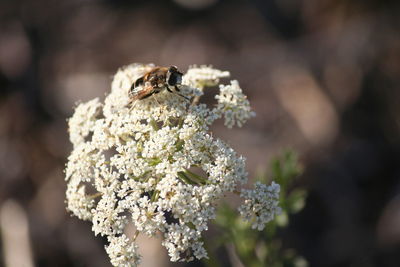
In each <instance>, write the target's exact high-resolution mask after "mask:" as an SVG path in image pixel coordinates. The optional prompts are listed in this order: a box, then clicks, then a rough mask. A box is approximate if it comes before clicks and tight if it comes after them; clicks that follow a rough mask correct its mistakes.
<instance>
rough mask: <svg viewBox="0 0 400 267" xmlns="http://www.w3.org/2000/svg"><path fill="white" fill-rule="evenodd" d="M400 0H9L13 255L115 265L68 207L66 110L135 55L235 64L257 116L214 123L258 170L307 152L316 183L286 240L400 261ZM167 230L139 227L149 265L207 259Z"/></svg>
mask: <svg viewBox="0 0 400 267" xmlns="http://www.w3.org/2000/svg"><path fill="white" fill-rule="evenodd" d="M398 3H399V2H398V1H395V0H394V1H380V0H358V1H357V0H353V1H350V0H299V1H293V0H249V1H244V0H243V1H240V0H230V1H228V0H174V1H173V0H160V1H133V0H132V1H128V0H119V1H117V0H115V1H112V0H108V1H107V0H69V1H56V0H15V1H9V0H8V1H7V0H2V1H0V226H1V228H0V229H1V231H0V239H1V243H0V244H1V245H0V247H1V254H0V266H7V267H24V266H26V267H29V266H99V267H102V266H110V265H109V262H108V258H107V255H106V253H105V251H104V248H103V246H104V240H102V239H101V238H100V237H94V235H93V233H92V232H91V226H90V223H87V222H83V221H80V220H78V219H77V218H73V217H70V215H69V214H67V213H66V210H65V204H64V197H65V193H64V190H65V182H64V177H63V168H64V165H65V163H66V158H67V156H68V155H69V153H70V151H71V149H72V146H71V144H70V143H69V140H68V133H67V124H66V119H67V118H68V117H69V116H71V115H72V112H73V107H74V105H75V103H76V102H77V101H87V100H89V99H92V98H94V97H98V96H100V97H101V98H104V95H105V93H106V92H108V91H109V89H110V82H111V79H112V75H113V74H114V73H115V72H116V70H117V69H118V68H119V67H121V66H123V65H127V64H130V63H133V62H142V63H150V62H152V63H155V64H157V65H177V66H178V67H179V68H180V69H181V70H183V71H185V70H186V69H187V68H188V66H189V65H192V64H198V65H200V64H212V65H213V66H214V67H217V68H220V69H223V70H229V71H230V72H231V74H232V77H233V78H234V79H238V80H239V82H240V84H241V86H242V88H244V91H245V93H246V94H247V95H248V97H249V99H250V102H251V104H252V107H253V108H254V110H255V111H256V113H257V117H256V118H254V119H252V120H251V121H250V122H249V123H248V124H247V125H245V127H243V128H235V129H232V130H229V131H228V130H226V129H225V128H224V127H223V126H222V124H217V125H216V126H215V127H214V128H213V131H214V133H215V135H217V136H219V137H221V138H223V139H225V140H226V141H227V142H228V143H230V144H231V145H232V146H233V147H234V148H235V149H236V150H237V151H239V152H240V153H241V154H243V155H244V156H245V157H247V159H248V161H247V168H248V170H249V172H250V174H251V175H254V174H255V173H256V172H257V170H259V169H263V168H265V167H266V166H267V162H268V160H269V159H270V158H271V157H272V156H274V155H275V154H276V153H278V152H279V151H281V150H282V149H283V148H288V147H290V148H293V149H295V150H296V151H297V152H298V153H299V154H300V156H301V162H302V164H303V166H304V167H305V172H304V174H303V175H302V177H301V179H300V180H299V184H301V185H303V186H305V187H306V188H307V189H308V190H309V196H308V199H307V205H306V207H305V208H304V210H303V211H302V212H300V213H299V214H297V215H295V216H294V218H293V219H292V220H291V225H290V227H289V228H288V229H286V230H285V231H283V232H282V233H281V234H282V238H283V245H284V247H287V248H294V249H296V250H297V252H298V253H299V254H300V255H302V256H303V257H304V258H305V259H306V260H307V261H308V262H309V264H310V266H330V267H334V266H335V267H336V266H337V267H339V266H366V267H369V266H400V179H399V178H400V146H399V144H400V88H399V86H400V19H399V17H400V8H399V4H398ZM211 95H212V93H211V94H210V96H207V95H206V96H205V98H204V101H206V102H208V103H212V102H213V99H212V96H211ZM158 243H159V240H156V241H155V242H154V241H151V240H142V241H141V244H140V246H141V249H142V253H143V255H144V261H145V262H144V264H143V266H202V264H201V263H200V262H195V263H191V264H190V265H189V264H187V265H185V264H176V265H169V263H168V260H167V256H166V255H165V252H164V250H163V249H160V247H159V245H157V244H158ZM226 266H240V265H238V263H237V262H236V263H235V261H232V262H227V264H226Z"/></svg>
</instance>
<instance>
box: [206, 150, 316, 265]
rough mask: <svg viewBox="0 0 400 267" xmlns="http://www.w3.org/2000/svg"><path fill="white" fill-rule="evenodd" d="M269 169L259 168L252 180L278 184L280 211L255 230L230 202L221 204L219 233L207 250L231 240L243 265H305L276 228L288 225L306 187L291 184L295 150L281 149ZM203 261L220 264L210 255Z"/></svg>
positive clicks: (299, 169) (295, 171)
mask: <svg viewBox="0 0 400 267" xmlns="http://www.w3.org/2000/svg"><path fill="white" fill-rule="evenodd" d="M270 170H271V175H268V174H267V170H263V171H262V172H260V173H259V174H258V175H257V176H256V180H257V181H260V182H262V183H270V182H271V181H272V180H274V181H275V182H276V183H279V184H280V186H281V194H280V207H281V208H282V213H281V214H280V215H279V216H277V217H276V218H275V219H274V220H273V221H271V222H269V223H268V224H267V226H266V228H265V229H264V230H263V231H261V232H259V231H257V230H253V229H251V225H250V223H247V222H244V221H243V220H242V218H240V217H239V215H238V213H237V212H236V211H235V210H234V209H233V208H232V207H231V206H229V205H228V204H223V205H221V207H220V208H219V213H218V215H217V218H216V220H215V223H216V224H217V225H218V227H219V228H221V232H222V233H223V234H222V235H221V236H219V237H217V238H216V240H213V242H212V244H213V247H210V250H209V252H211V251H213V250H214V251H215V249H216V248H217V247H218V246H222V245H226V244H232V245H233V247H234V248H235V251H236V254H237V256H238V257H239V259H240V260H241V262H242V263H243V264H244V266H246V267H263V266H269V267H306V266H308V264H307V262H306V261H305V260H304V258H302V257H301V256H299V255H297V254H296V251H294V250H293V249H285V248H283V247H282V240H281V238H280V236H279V232H278V229H279V228H284V227H287V226H288V225H289V221H290V215H291V214H295V213H297V212H299V211H300V210H302V208H303V207H304V206H305V202H306V197H307V191H306V190H305V189H304V188H299V187H298V186H296V185H295V184H294V182H295V180H296V178H297V177H298V176H299V175H300V174H301V173H302V167H301V166H300V165H299V163H298V157H297V154H296V153H294V152H293V151H290V150H287V151H284V152H283V153H282V154H281V155H279V156H277V157H275V158H273V159H272V160H271V163H270ZM204 262H205V264H206V265H207V266H209V267H217V266H223V265H221V264H220V263H219V262H218V259H217V258H215V257H213V255H210V259H209V260H205V261H204Z"/></svg>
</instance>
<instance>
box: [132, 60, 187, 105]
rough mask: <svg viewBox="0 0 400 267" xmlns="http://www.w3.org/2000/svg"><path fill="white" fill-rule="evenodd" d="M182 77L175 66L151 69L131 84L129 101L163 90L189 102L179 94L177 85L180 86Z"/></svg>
mask: <svg viewBox="0 0 400 267" xmlns="http://www.w3.org/2000/svg"><path fill="white" fill-rule="evenodd" d="M182 75H183V73H182V72H180V71H179V70H178V68H177V67H176V66H170V67H154V68H152V69H151V70H149V71H148V72H146V73H145V74H144V75H143V76H142V77H140V78H138V79H137V80H136V81H135V82H134V83H133V84H132V86H131V89H130V91H129V94H130V96H131V101H132V102H133V101H135V100H142V99H145V98H148V97H150V96H152V95H154V94H158V93H159V92H161V91H163V90H164V89H166V90H167V91H168V92H170V93H174V94H177V95H179V96H181V97H183V98H185V99H187V100H189V99H188V98H187V97H186V96H184V95H182V94H181V93H179V92H180V90H179V88H178V85H181V84H182ZM139 87H141V88H140V89H139Z"/></svg>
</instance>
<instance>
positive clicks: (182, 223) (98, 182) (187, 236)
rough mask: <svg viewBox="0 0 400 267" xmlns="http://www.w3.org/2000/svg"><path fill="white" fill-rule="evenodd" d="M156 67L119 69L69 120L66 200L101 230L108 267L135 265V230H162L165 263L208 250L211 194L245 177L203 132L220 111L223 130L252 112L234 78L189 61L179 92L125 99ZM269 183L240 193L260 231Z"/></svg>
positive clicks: (271, 200) (271, 202) (271, 210)
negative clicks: (212, 100) (208, 100)
mask: <svg viewBox="0 0 400 267" xmlns="http://www.w3.org/2000/svg"><path fill="white" fill-rule="evenodd" d="M153 67H154V66H153V65H142V64H132V65H129V66H127V67H124V68H122V69H120V70H119V71H118V72H117V73H116V75H115V76H114V80H113V82H112V86H111V87H112V89H111V92H110V93H109V94H108V95H107V96H106V98H105V100H104V103H101V102H100V100H99V99H97V98H96V99H94V100H91V101H89V102H87V103H82V104H79V105H78V106H77V107H76V109H75V113H74V114H73V116H72V118H70V119H69V122H68V123H69V133H70V141H71V142H72V144H73V151H72V153H71V155H70V156H69V158H68V163H67V166H66V169H65V173H66V181H67V192H66V198H67V208H68V210H70V211H71V212H72V213H73V214H74V215H76V216H77V217H78V218H80V219H82V220H90V221H92V224H93V227H92V229H93V231H94V233H95V234H96V235H101V236H106V237H107V240H108V242H109V245H108V246H106V251H107V253H108V255H109V257H110V259H111V263H112V264H113V265H114V266H137V265H138V264H139V262H140V255H139V254H138V252H137V245H136V243H135V239H136V237H137V236H138V234H144V235H147V236H149V237H153V236H156V235H161V236H162V237H163V241H162V245H163V246H164V247H165V248H166V249H167V251H168V254H169V256H170V258H171V260H172V261H187V260H192V259H194V258H197V259H201V258H206V257H207V252H206V250H205V249H204V244H203V241H202V236H201V234H202V232H203V231H204V230H207V229H208V222H209V221H210V219H213V218H215V209H216V205H217V202H218V200H220V199H221V198H222V197H223V196H224V195H225V194H226V193H228V192H238V191H239V190H240V189H239V188H240V186H241V185H243V184H245V183H246V182H247V172H246V170H245V159H244V158H243V157H241V156H239V155H237V153H236V152H235V151H234V150H233V149H232V148H231V147H230V146H229V145H227V144H226V143H225V142H223V141H222V140H220V139H218V138H215V137H213V136H212V135H211V133H210V132H209V126H210V125H211V124H212V123H213V122H214V121H215V120H217V119H219V118H222V117H224V120H225V125H226V126H227V127H229V128H230V127H232V126H234V125H238V126H242V125H243V123H245V122H246V121H247V120H248V119H249V118H251V117H252V116H254V112H252V111H251V109H250V105H249V101H248V100H247V98H246V96H245V95H244V94H243V92H242V89H241V88H240V87H239V83H238V82H237V81H231V83H230V84H228V85H222V84H220V79H222V78H226V77H228V76H229V72H226V71H219V70H216V69H213V68H211V67H207V66H201V67H196V66H193V67H191V68H190V69H189V70H188V71H187V73H186V74H185V75H183V77H182V85H180V93H181V94H182V95H184V96H185V97H180V96H178V95H177V94H174V93H171V92H169V91H168V90H162V91H161V92H159V93H158V94H156V95H154V96H151V97H148V98H146V99H142V100H137V101H135V102H134V103H132V101H131V96H130V93H129V92H130V88H131V86H132V84H133V83H134V82H135V81H136V80H137V79H138V78H139V77H141V76H142V75H143V74H144V73H145V72H147V71H149V70H151V69H152V68H153ZM218 85H219V88H220V93H219V95H217V96H216V99H217V100H218V103H217V105H216V106H215V107H213V108H210V107H208V106H207V105H205V104H199V103H198V102H199V97H200V96H201V95H202V94H203V91H204V89H205V88H206V87H208V86H218ZM273 186H274V188H273V190H272V189H271V190H269V189H267V190H265V189H263V188H262V187H260V188H261V189H257V188H258V187H257V185H256V193H254V194H252V193H250V191H242V195H243V196H244V197H245V198H249V199H252V200H249V201H250V202H246V203H245V204H244V206H243V207H242V208H241V213H243V215H244V216H245V218H247V219H249V218H250V217H254V216H255V217H257V216H261V217H260V219H257V220H256V228H258V229H261V228H262V227H261V225H262V224H263V223H265V222H267V221H268V220H270V219H271V218H272V217H273V216H274V215H275V213H276V210H277V208H276V207H277V201H275V197H276V194H278V192H279V187H277V186H276V185H273ZM264 193H266V195H265V194H264ZM263 197H267V200H263ZM264 204H266V205H267V206H266V207H259V206H260V205H261V206H262V205H264ZM255 207H257V208H255ZM128 225H132V226H133V227H134V229H136V232H135V233H134V234H132V233H128V232H127V228H128V227H127V226H128Z"/></svg>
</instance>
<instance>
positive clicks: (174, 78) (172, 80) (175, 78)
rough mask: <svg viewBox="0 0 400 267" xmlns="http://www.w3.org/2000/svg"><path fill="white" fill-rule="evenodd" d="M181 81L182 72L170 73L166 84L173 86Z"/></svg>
mask: <svg viewBox="0 0 400 267" xmlns="http://www.w3.org/2000/svg"><path fill="white" fill-rule="evenodd" d="M181 83H182V74H180V73H176V72H175V73H171V74H170V75H169V78H168V85H170V86H174V85H177V84H181Z"/></svg>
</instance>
